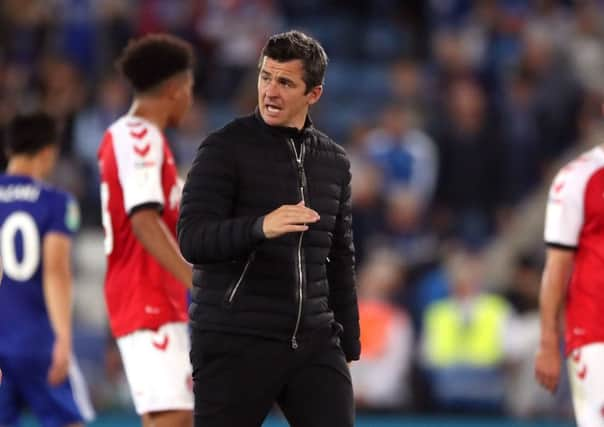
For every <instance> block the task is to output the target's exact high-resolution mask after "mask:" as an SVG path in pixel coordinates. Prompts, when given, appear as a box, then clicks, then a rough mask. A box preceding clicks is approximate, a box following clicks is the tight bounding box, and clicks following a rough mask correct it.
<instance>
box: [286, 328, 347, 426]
mask: <svg viewBox="0 0 604 427" xmlns="http://www.w3.org/2000/svg"><path fill="white" fill-rule="evenodd" d="M313 347H314V348H313V349H312V353H311V355H310V356H309V357H308V359H307V360H306V361H304V362H303V363H302V364H301V366H300V367H299V369H296V370H295V372H294V374H293V376H292V377H290V378H289V380H288V383H287V385H286V387H285V389H284V390H283V392H282V394H281V395H280V396H279V399H278V403H279V406H280V407H281V410H282V411H283V414H284V415H285V417H286V418H287V420H288V421H289V423H290V425H291V426H292V427H352V426H353V425H354V398H353V391H352V381H351V378H350V371H349V369H348V365H347V363H346V359H345V356H344V353H343V352H342V350H341V348H340V345H339V338H338V336H337V335H334V336H326V334H323V336H319V337H317V339H316V341H315V342H314V343H313Z"/></svg>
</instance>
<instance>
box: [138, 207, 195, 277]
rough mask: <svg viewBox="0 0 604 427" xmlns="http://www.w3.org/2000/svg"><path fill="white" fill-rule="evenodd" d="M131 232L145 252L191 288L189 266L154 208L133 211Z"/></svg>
mask: <svg viewBox="0 0 604 427" xmlns="http://www.w3.org/2000/svg"><path fill="white" fill-rule="evenodd" d="M130 222H131V223H132V230H133V231H134V235H135V236H136V238H137V239H138V241H139V242H140V243H141V245H143V247H144V248H145V250H147V252H149V253H150V254H151V256H153V258H155V259H156V260H157V262H159V264H160V265H161V266H162V267H163V268H165V269H166V270H167V271H169V272H170V273H171V274H172V275H173V276H174V277H176V278H177V279H178V280H179V281H180V282H182V283H183V284H184V285H185V286H186V287H188V288H190V287H191V286H192V284H191V283H192V274H193V273H192V270H191V266H190V265H189V264H188V263H187V262H186V261H185V260H184V258H183V257H182V255H181V254H180V251H179V250H178V244H177V243H176V240H175V239H174V237H173V236H172V235H171V234H170V231H169V230H168V228H167V227H166V224H165V223H164V222H163V221H162V219H161V217H160V215H159V212H158V211H157V210H156V209H155V208H154V207H148V208H140V209H135V210H134V213H132V214H131V215H130Z"/></svg>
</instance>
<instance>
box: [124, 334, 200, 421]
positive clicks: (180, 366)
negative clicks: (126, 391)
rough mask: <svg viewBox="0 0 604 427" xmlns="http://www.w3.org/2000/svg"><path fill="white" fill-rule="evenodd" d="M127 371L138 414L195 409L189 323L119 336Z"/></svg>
mask: <svg viewBox="0 0 604 427" xmlns="http://www.w3.org/2000/svg"><path fill="white" fill-rule="evenodd" d="M117 345H118V347H119V350H120V354H121V355H122V363H123V364H124V371H125V372H126V377H127V378H128V384H129V385H130V392H131V393H132V400H133V401H134V406H135V408H136V412H137V413H138V414H139V415H142V414H145V413H148V412H158V411H170V410H183V409H188V410H193V379H192V369H191V362H190V360H189V351H190V348H191V344H190V338H189V331H188V329H187V324H186V323H168V324H166V325H163V326H162V327H161V328H160V329H158V330H157V331H151V330H140V331H136V332H133V333H131V334H129V335H126V336H123V337H121V338H118V340H117Z"/></svg>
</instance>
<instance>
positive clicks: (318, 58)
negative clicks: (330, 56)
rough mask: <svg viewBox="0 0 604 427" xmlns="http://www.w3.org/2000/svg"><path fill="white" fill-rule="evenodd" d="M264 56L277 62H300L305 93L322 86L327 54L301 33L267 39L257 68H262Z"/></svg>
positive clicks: (316, 42)
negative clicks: (302, 68) (296, 60)
mask: <svg viewBox="0 0 604 427" xmlns="http://www.w3.org/2000/svg"><path fill="white" fill-rule="evenodd" d="M265 56H266V57H267V58H271V59H274V60H275V61H279V62H287V61H293V60H295V59H299V60H301V61H302V64H303V66H304V83H305V84H306V92H307V93H308V92H309V91H310V90H311V89H312V88H313V87H315V86H319V85H321V84H323V79H324V77H325V69H326V68H327V54H326V53H325V50H324V49H323V46H321V44H320V43H319V42H318V41H317V40H315V39H314V38H312V37H310V36H308V35H306V34H304V33H303V32H301V31H288V32H286V33H280V34H275V35H274V36H272V37H271V38H269V39H268V41H267V42H266V44H265V45H264V47H263V48H262V52H261V54H260V60H259V62H258V67H259V68H260V67H262V61H263V59H264V57H265Z"/></svg>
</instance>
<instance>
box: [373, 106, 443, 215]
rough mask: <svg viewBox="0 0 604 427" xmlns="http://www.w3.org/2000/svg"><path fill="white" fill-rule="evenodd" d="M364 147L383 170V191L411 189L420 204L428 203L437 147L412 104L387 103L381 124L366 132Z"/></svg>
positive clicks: (432, 183)
mask: <svg viewBox="0 0 604 427" xmlns="http://www.w3.org/2000/svg"><path fill="white" fill-rule="evenodd" d="M365 149H366V151H367V155H368V156H369V158H370V159H371V160H372V161H373V162H375V164H376V165H377V166H378V167H379V168H380V169H381V170H383V173H384V178H385V181H384V191H386V192H389V191H393V190H395V189H401V188H402V189H404V190H406V191H409V192H411V193H413V194H414V196H415V197H416V198H417V200H418V201H419V203H420V206H421V207H422V208H423V207H425V206H427V205H428V204H429V203H430V201H431V199H432V194H433V192H434V187H435V184H436V174H437V168H438V157H437V151H436V147H435V145H434V143H433V142H432V140H431V139H430V138H429V137H428V135H426V134H425V133H424V132H423V131H422V130H421V128H420V127H419V124H418V117H417V116H416V114H415V112H414V111H413V109H412V108H411V107H409V106H407V105H389V106H388V107H387V108H386V110H385V111H384V112H383V114H382V118H381V123H380V126H379V127H377V128H376V129H375V130H373V131H371V132H369V134H368V135H367V141H366V142H365Z"/></svg>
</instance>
